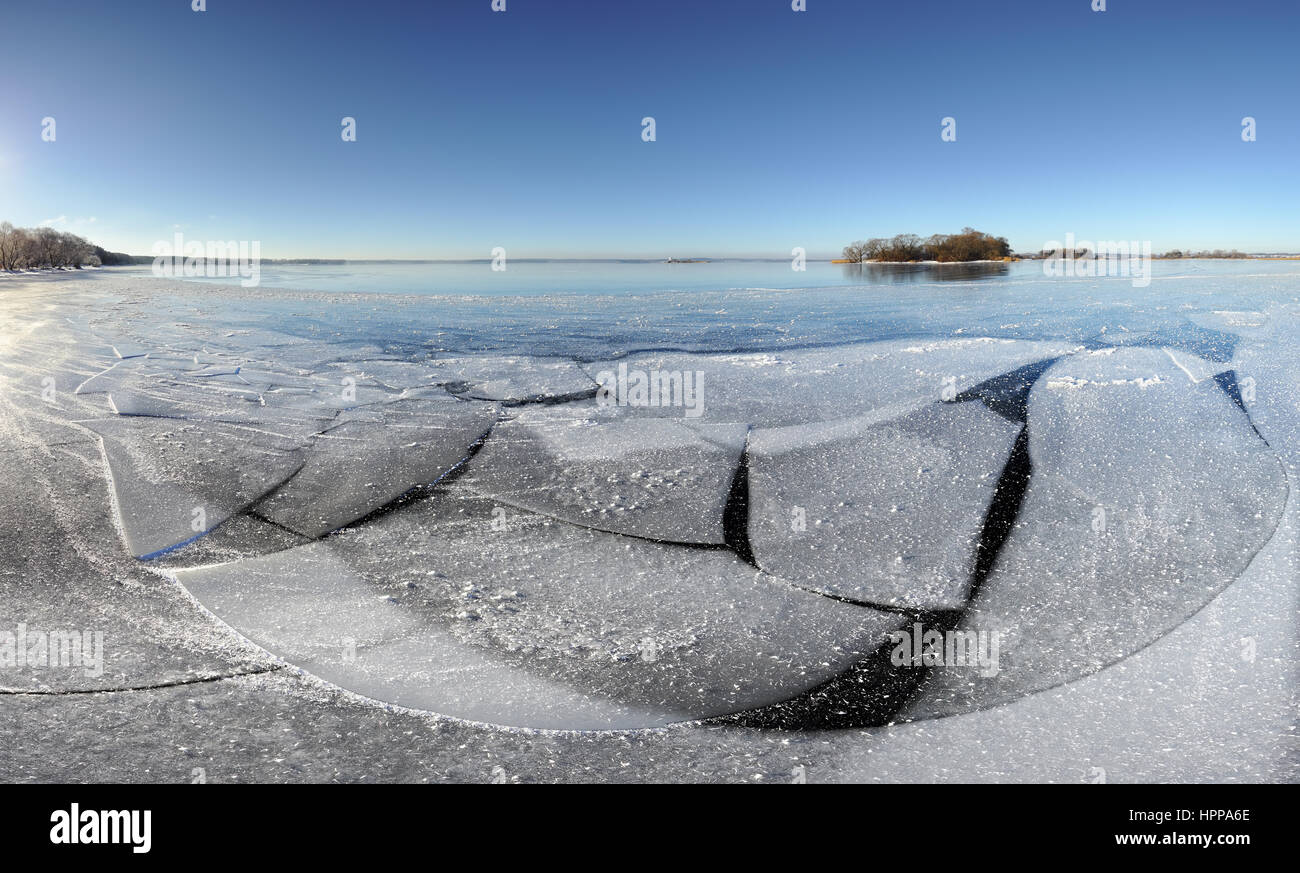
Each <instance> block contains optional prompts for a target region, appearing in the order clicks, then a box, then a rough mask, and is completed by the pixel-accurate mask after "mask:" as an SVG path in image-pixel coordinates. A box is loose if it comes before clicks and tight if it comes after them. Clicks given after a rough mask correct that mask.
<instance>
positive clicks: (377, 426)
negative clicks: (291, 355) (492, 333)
mask: <svg viewBox="0 0 1300 873" xmlns="http://www.w3.org/2000/svg"><path fill="white" fill-rule="evenodd" d="M368 409H370V410H372V411H373V412H375V413H376V415H377V416H378V420H376V421H361V420H357V421H346V422H344V423H342V424H340V425H338V426H337V427H334V428H331V429H330V430H328V431H326V432H325V433H322V434H319V435H317V436H316V437H315V438H313V440H312V442H311V445H310V446H309V447H308V448H307V450H306V461H305V463H304V464H303V467H302V469H301V470H299V471H298V473H296V474H295V475H294V476H293V478H292V479H290V480H289V481H288V482H286V483H285V484H284V485H281V486H280V487H279V488H277V489H276V490H275V491H273V492H272V493H271V494H269V495H267V496H266V498H265V499H263V500H262V501H260V502H259V503H258V504H257V506H256V507H255V510H256V512H257V513H258V514H259V515H261V516H263V517H265V518H267V519H269V520H270V521H273V522H275V523H276V524H278V525H281V526H283V527H286V528H288V529H289V530H292V531H294V532H296V533H299V534H302V535H303V536H307V537H312V538H315V537H319V536H322V535H324V534H327V533H329V532H330V531H332V530H336V529H338V528H340V527H343V526H344V525H346V524H349V523H351V522H353V521H356V520H357V519H359V518H361V517H363V516H365V515H366V514H368V513H369V512H371V511H372V510H374V509H377V508H379V507H381V506H384V505H385V504H387V503H389V502H391V501H392V500H394V499H396V498H397V497H400V496H401V495H402V494H405V493H406V492H407V491H409V490H410V489H412V488H414V487H416V486H418V485H431V484H433V483H434V482H436V481H438V480H439V479H441V478H442V477H443V476H444V475H446V474H447V473H448V472H449V471H451V470H452V469H453V468H454V467H456V466H458V465H459V464H460V463H461V462H463V461H464V460H465V458H466V457H467V455H468V454H469V451H470V447H471V446H472V445H473V444H474V443H475V442H477V441H478V440H479V439H480V438H482V437H483V435H484V434H486V433H487V432H488V430H490V429H491V427H492V424H493V422H495V421H496V416H497V405H496V404H494V403H471V402H466V401H463V400H455V399H453V398H451V397H445V399H442V400H402V401H396V402H393V403H386V404H382V405H380V406H376V407H368Z"/></svg>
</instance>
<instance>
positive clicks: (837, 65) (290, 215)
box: [0, 0, 1300, 258]
mask: <svg viewBox="0 0 1300 873" xmlns="http://www.w3.org/2000/svg"><path fill="white" fill-rule="evenodd" d="M807 5H808V11H807V12H802V13H796V12H792V11H791V9H790V3H789V0H747V2H739V0H737V2H726V0H716V2H715V0H692V2H686V0H680V2H667V0H655V2H648V0H620V2H595V0H586V2H579V0H572V2H570V0H508V11H507V12H505V13H493V12H492V11H491V10H490V0H455V2H450V0H441V2H440V0H430V2H401V3H399V2H390V0H369V2H343V0H311V2H308V0H286V2H279V0H275V2H272V0H208V11H207V12H204V13H196V12H192V11H191V10H190V0H130V2H122V0H42V2H28V0H10V2H7V3H6V4H5V6H6V8H5V10H4V15H3V19H4V20H3V26H4V37H3V38H4V47H3V52H2V53H0V80H2V81H3V83H4V84H3V87H0V219H9V220H11V221H13V222H14V223H15V224H18V225H26V226H30V225H36V224H38V223H41V222H46V221H52V222H56V226H59V227H62V228H65V229H68V230H72V231H74V232H77V233H81V234H82V235H84V236H87V237H89V238H91V239H92V240H94V241H96V242H99V243H100V244H102V245H104V246H106V247H108V248H110V249H113V250H117V251H128V252H131V253H136V254H147V253H148V252H149V251H150V248H151V246H152V245H153V243H154V241H156V240H159V239H164V238H168V239H169V238H170V237H171V235H172V234H173V232H174V229H175V228H179V229H180V230H182V231H183V232H184V233H185V234H186V236H187V238H190V239H240V240H253V239H256V240H260V241H261V242H262V253H263V256H264V257H271V258H276V257H300V256H301V257H413V258H414V257H427V258H486V257H488V256H489V254H490V251H491V249H492V248H493V247H494V246H505V247H506V249H507V251H508V252H509V254H510V255H511V256H512V257H516V258H520V257H608V256H649V257H660V256H665V255H670V254H671V255H678V256H682V255H692V254H696V255H711V256H770V257H788V256H789V252H790V249H791V248H792V247H794V246H803V247H805V248H806V249H807V250H808V252H809V254H810V255H811V256H826V255H834V254H837V253H838V252H839V249H840V247H841V246H842V245H843V244H844V243H846V242H849V241H852V240H854V239H858V238H865V237H871V236H887V235H892V234H894V233H900V232H913V233H918V234H922V235H926V234H929V233H933V232H951V231H956V230H958V229H960V228H961V227H962V226H963V225H973V226H975V227H978V228H980V229H983V230H988V231H991V232H994V233H997V234H1001V235H1006V236H1008V237H1009V238H1010V239H1011V242H1012V244H1013V245H1014V246H1015V247H1016V248H1017V249H1018V250H1031V249H1037V248H1039V247H1041V245H1042V244H1043V243H1045V242H1046V241H1048V240H1053V239H1063V238H1064V235H1065V234H1066V233H1067V232H1073V233H1075V234H1076V235H1077V236H1078V237H1079V238H1081V239H1141V240H1148V239H1149V240H1152V241H1153V243H1154V244H1155V247H1156V249H1157V250H1163V249H1165V248H1173V247H1193V248H1199V247H1210V246H1224V247H1238V248H1242V249H1247V250H1254V251H1272V250H1298V249H1300V209H1298V208H1297V203H1298V202H1300V197H1298V196H1297V195H1300V96H1298V91H1297V84H1298V83H1300V51H1297V48H1296V46H1297V43H1298V37H1300V3H1297V2H1296V0H1233V2H1221V0H1109V2H1108V4H1107V5H1108V7H1109V9H1108V11H1106V12H1104V13H1096V12H1093V11H1092V10H1091V8H1090V7H1091V0H987V2H985V0H906V2H902V0H899V2H865V0H857V2H852V0H807ZM647 115H650V116H654V117H655V118H656V119H657V123H658V141H657V142H654V143H645V142H642V140H641V124H640V122H641V118H642V117H643V116H647ZM1246 115H1251V116H1254V117H1255V118H1256V119H1257V122H1258V141H1257V142H1253V143H1244V142H1242V140H1241V135H1240V134H1241V119H1242V117H1243V116H1246ZM45 116H53V117H54V118H56V119H57V125H58V139H57V141H56V142H54V143H46V142H42V140H41V138H40V123H41V119H42V118H43V117H45ZM343 116H354V117H355V118H356V119H357V124H358V141H357V142H355V143H344V142H343V141H342V140H341V139H340V136H339V132H340V119H341V118H342V117H343ZM944 116H953V117H955V118H956V119H957V124H958V127H957V133H958V138H957V142H955V143H944V142H942V141H941V140H940V136H939V133H940V120H941V119H942V118H943V117H944Z"/></svg>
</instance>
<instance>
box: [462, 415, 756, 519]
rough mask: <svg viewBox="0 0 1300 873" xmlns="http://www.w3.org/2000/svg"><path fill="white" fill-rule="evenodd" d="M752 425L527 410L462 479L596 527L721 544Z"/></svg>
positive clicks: (502, 429) (498, 433) (496, 435)
mask: <svg viewBox="0 0 1300 873" xmlns="http://www.w3.org/2000/svg"><path fill="white" fill-rule="evenodd" d="M747 431H748V427H747V426H746V425H743V424H695V423H693V422H679V421H673V420H668V419H640V418H634V417H632V416H629V415H627V414H625V411H624V410H620V409H618V408H617V407H607V408H600V407H598V406H597V405H596V403H595V401H594V400H589V401H585V402H578V403H570V404H565V405H563V406H555V407H539V408H532V409H525V410H523V411H521V412H520V414H519V415H518V416H517V417H516V418H515V419H514V420H512V421H508V422H505V423H503V424H501V425H499V426H498V427H497V428H496V429H495V430H494V431H493V432H492V435H491V436H490V437H489V438H488V440H487V442H486V443H485V444H484V446H483V449H482V450H481V451H480V452H479V453H478V454H477V455H475V456H474V459H473V460H472V461H471V462H470V464H469V467H468V469H467V470H466V475H465V476H464V478H463V479H462V480H461V481H462V482H463V483H464V484H465V485H466V486H468V487H470V488H473V489H474V490H476V491H479V492H481V493H483V494H484V495H486V496H489V497H493V498H495V499H498V500H501V501H502V502H505V503H509V504H511V505H514V506H519V507H523V508H525V509H530V510H533V511H534V512H539V513H542V514H545V515H550V516H553V517H555V518H560V519H564V520H565V521H570V522H573V523H574V524H579V525H584V526H586V527H592V528H597V529H600V530H606V531H612V532H614V533H624V534H630V535H633V536H639V537H646V538H649V539H658V540H666V541H670V542H690V543H712V544H721V543H723V542H724V536H723V522H722V517H723V512H724V510H725V508H726V504H727V496H728V493H729V491H730V488H731V483H732V480H733V479H734V477H735V474H736V468H737V466H738V464H739V463H740V457H741V454H742V453H743V452H744V449H745V435H746V432H747Z"/></svg>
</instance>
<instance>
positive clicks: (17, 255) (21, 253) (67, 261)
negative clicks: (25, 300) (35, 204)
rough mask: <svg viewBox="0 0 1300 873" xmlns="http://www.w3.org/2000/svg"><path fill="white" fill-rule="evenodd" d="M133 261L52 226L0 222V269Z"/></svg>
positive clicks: (93, 264) (75, 266) (27, 268)
mask: <svg viewBox="0 0 1300 873" xmlns="http://www.w3.org/2000/svg"><path fill="white" fill-rule="evenodd" d="M136 260H137V259H136V258H133V257H131V256H130V255H120V254H117V253H115V252H109V251H105V250H104V249H102V248H100V247H99V246H97V245H92V244H91V242H90V241H89V240H87V239H85V238H83V237H79V236H77V235H76V234H74V233H65V232H63V231H60V230H55V229H54V228H52V227H30V228H29V227H14V226H13V225H12V224H10V223H9V222H7V221H6V222H4V223H3V224H0V270H57V269H70V270H76V269H80V268H81V267H99V266H106V267H111V266H118V265H122V264H133V263H136Z"/></svg>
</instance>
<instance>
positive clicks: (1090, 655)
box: [912, 349, 1288, 715]
mask: <svg viewBox="0 0 1300 873" xmlns="http://www.w3.org/2000/svg"><path fill="white" fill-rule="evenodd" d="M1028 427H1029V454H1030V459H1031V461H1032V463H1033V477H1032V479H1031V480H1030V484H1029V491H1028V493H1027V494H1026V496H1025V501H1024V505H1023V506H1022V507H1021V511H1020V516H1019V518H1018V520H1017V523H1016V526H1015V529H1014V530H1013V532H1012V533H1011V536H1010V537H1009V539H1008V540H1007V542H1006V544H1005V546H1004V547H1003V550H1002V553H1001V555H1000V556H999V558H998V562H997V565H996V567H995V568H994V571H993V573H992V574H991V575H990V576H989V578H988V579H987V580H986V581H985V583H984V586H983V588H982V589H981V591H980V592H979V594H978V595H977V597H976V598H975V600H974V601H973V602H972V604H971V608H970V611H969V612H968V613H967V615H966V617H965V618H964V619H963V622H962V627H963V628H964V629H967V630H977V631H990V632H994V631H995V632H997V633H998V634H999V635H1000V640H1001V642H1000V649H1001V655H1000V661H1001V663H1000V671H999V672H998V673H997V675H996V676H991V677H985V676H981V675H979V674H978V673H976V672H974V671H968V670H962V669H953V670H942V669H940V670H936V671H935V674H934V678H933V679H932V681H931V683H930V685H929V686H928V688H927V689H926V691H925V692H924V694H923V697H922V698H921V700H920V701H919V702H918V703H917V704H916V705H915V706H914V707H913V710H912V714H913V715H945V714H951V713H953V712H962V711H966V710H970V709H976V708H981V707H985V706H989V705H991V704H994V703H999V702H1003V701H1006V700H1011V699H1014V698H1016V697H1019V696H1021V695H1024V694H1027V693H1029V692H1031V691H1034V690H1038V689H1042V688H1047V687H1050V686H1052V685H1056V684H1059V683H1062V682H1067V681H1069V680H1072V679H1076V678H1078V677H1079V676H1082V675H1085V674H1087V673H1091V672H1094V671H1096V670H1098V669H1100V668H1102V667H1104V666H1106V665H1107V664H1112V663H1114V662H1115V661H1118V660H1120V659H1122V658H1124V657H1125V656H1128V655H1131V654H1132V653H1133V652H1135V651H1138V650H1139V649H1141V648H1142V647H1143V646H1145V645H1147V644H1149V643H1150V642H1152V641H1153V640H1155V639H1157V638H1158V637H1159V636H1160V635H1161V634H1163V633H1165V632H1167V631H1169V630H1170V629H1171V628H1173V627H1175V626H1177V625H1178V624H1179V623H1180V622H1182V621H1184V620H1186V619H1187V618H1188V617H1189V616H1191V615H1192V614H1194V613H1195V612H1197V611H1198V610H1199V609H1201V608H1202V607H1203V606H1204V605H1205V604H1206V603H1207V602H1208V601H1209V600H1210V599H1212V598H1213V597H1214V596H1215V595H1216V594H1218V593H1219V592H1220V591H1222V590H1223V589H1224V587H1226V586H1227V585H1229V584H1230V583H1231V582H1232V581H1233V580H1234V579H1235V578H1236V577H1237V576H1238V575H1239V574H1240V573H1241V572H1242V571H1243V570H1244V569H1245V567H1246V566H1247V564H1248V563H1249V561H1250V560H1251V558H1252V557H1253V556H1254V555H1255V553H1256V551H1258V550H1259V548H1260V547H1261V546H1262V545H1263V544H1264V543H1265V542H1267V541H1268V540H1269V538H1270V537H1271V536H1272V535H1273V533H1274V530H1275V528H1276V526H1277V524H1278V521H1279V519H1280V518H1281V514H1282V510H1283V507H1284V504H1285V502H1286V499H1287V492H1288V486H1287V481H1286V476H1285V472H1284V470H1283V468H1282V465H1281V463H1280V461H1279V459H1278V457H1277V455H1275V454H1274V452H1273V450H1271V449H1270V448H1269V447H1268V446H1267V445H1265V443H1264V442H1263V440H1261V439H1260V438H1259V436H1258V435H1256V433H1255V432H1254V430H1253V429H1252V428H1251V425H1250V422H1249V420H1248V419H1247V417H1246V416H1245V415H1244V414H1243V413H1242V412H1241V410H1240V409H1238V408H1237V406H1236V405H1235V404H1234V403H1233V402H1232V400H1231V399H1229V397H1228V396H1227V394H1226V393H1224V391H1223V390H1222V389H1220V387H1219V386H1218V384H1217V383H1216V382H1215V381H1214V380H1213V379H1207V380H1204V381H1201V382H1197V383H1193V382H1192V381H1191V380H1190V379H1189V378H1188V377H1187V376H1186V374H1185V373H1184V371H1183V369H1182V368H1180V367H1179V366H1177V365H1176V364H1175V363H1174V362H1173V361H1171V360H1170V359H1169V357H1168V356H1167V355H1165V354H1164V353H1163V351H1162V350H1160V349H1121V350H1118V351H1116V352H1115V353H1114V354H1113V355H1084V356H1080V357H1077V358H1068V359H1065V360H1063V361H1061V362H1059V363H1058V364H1056V365H1055V366H1054V367H1053V368H1052V369H1050V370H1049V371H1048V372H1047V373H1046V374H1045V375H1044V376H1043V378H1042V379H1041V380H1040V381H1039V382H1038V384H1037V385H1036V386H1035V387H1034V389H1033V392H1032V393H1031V395H1030V402H1029V425H1028ZM1225 476H1226V477H1229V478H1228V480H1227V481H1230V482H1231V485H1230V486H1228V487H1225Z"/></svg>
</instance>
